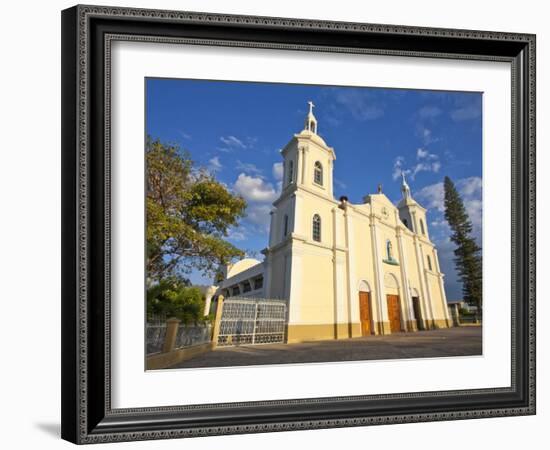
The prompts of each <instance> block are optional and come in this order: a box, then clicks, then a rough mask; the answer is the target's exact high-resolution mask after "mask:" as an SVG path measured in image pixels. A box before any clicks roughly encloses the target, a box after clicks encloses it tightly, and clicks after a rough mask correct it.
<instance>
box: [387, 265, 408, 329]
mask: <svg viewBox="0 0 550 450" xmlns="http://www.w3.org/2000/svg"><path fill="white" fill-rule="evenodd" d="M384 287H385V289H386V301H387V304H388V320H389V322H390V331H391V332H392V333H396V332H399V331H402V329H403V328H402V326H401V323H402V320H401V301H400V298H399V282H398V281H397V278H396V277H395V275H393V274H391V273H387V274H386V275H385V276H384Z"/></svg>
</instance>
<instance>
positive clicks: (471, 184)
mask: <svg viewBox="0 0 550 450" xmlns="http://www.w3.org/2000/svg"><path fill="white" fill-rule="evenodd" d="M456 187H457V189H458V190H459V191H460V193H462V194H463V195H465V196H471V195H475V194H479V195H481V188H482V182H481V178H480V177H469V178H462V179H461V180H458V181H457V182H456Z"/></svg>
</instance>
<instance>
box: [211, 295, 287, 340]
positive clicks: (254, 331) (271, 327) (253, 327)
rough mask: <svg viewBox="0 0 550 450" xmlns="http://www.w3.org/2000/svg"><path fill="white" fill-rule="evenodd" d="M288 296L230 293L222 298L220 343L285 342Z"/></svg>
mask: <svg viewBox="0 0 550 450" xmlns="http://www.w3.org/2000/svg"><path fill="white" fill-rule="evenodd" d="M286 322H287V304H286V301H285V300H275V299H264V298H241V297H230V298H228V299H226V300H224V302H223V307H222V315H221V322H220V332H219V335H218V345H219V346H229V345H244V344H249V345H256V344H275V343H284V342H285V337H286Z"/></svg>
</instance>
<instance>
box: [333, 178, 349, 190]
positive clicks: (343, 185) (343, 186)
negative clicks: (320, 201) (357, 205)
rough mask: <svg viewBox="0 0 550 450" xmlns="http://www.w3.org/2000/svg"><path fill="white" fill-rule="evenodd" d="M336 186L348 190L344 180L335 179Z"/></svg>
mask: <svg viewBox="0 0 550 450" xmlns="http://www.w3.org/2000/svg"><path fill="white" fill-rule="evenodd" d="M334 184H335V185H336V186H338V187H339V188H340V189H347V188H348V185H347V184H346V183H344V182H343V181H342V180H339V179H337V178H335V179H334Z"/></svg>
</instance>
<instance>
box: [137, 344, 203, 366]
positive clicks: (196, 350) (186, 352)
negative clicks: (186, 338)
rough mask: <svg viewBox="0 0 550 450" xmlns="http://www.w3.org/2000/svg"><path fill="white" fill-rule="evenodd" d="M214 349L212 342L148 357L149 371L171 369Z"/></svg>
mask: <svg viewBox="0 0 550 450" xmlns="http://www.w3.org/2000/svg"><path fill="white" fill-rule="evenodd" d="M213 348H214V346H213V344H212V342H207V343H205V344H197V345H193V346H190V347H185V348H178V349H175V350H172V351H171V352H167V353H155V354H154V355H148V356H147V367H146V369H147V370H157V369H169V368H170V367H172V366H173V365H175V364H178V363H180V362H182V361H186V360H188V359H190V358H193V357H195V356H197V355H200V354H202V353H206V352H209V351H211V350H212V349H213Z"/></svg>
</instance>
